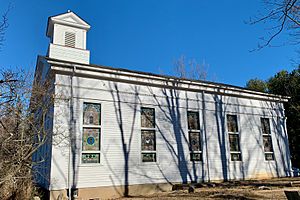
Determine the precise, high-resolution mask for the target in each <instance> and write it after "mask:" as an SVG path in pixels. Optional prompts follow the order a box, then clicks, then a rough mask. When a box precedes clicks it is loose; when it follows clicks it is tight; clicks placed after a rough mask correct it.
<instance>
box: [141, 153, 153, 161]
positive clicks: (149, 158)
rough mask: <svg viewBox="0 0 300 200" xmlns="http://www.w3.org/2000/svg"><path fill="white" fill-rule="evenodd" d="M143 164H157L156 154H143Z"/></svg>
mask: <svg viewBox="0 0 300 200" xmlns="http://www.w3.org/2000/svg"><path fill="white" fill-rule="evenodd" d="M142 161H143V162H156V153H142Z"/></svg>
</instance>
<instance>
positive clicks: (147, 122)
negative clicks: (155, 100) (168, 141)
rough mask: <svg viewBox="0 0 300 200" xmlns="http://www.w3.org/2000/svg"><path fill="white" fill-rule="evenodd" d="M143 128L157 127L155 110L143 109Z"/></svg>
mask: <svg viewBox="0 0 300 200" xmlns="http://www.w3.org/2000/svg"><path fill="white" fill-rule="evenodd" d="M141 126H142V127H145V128H154V127H155V113H154V109H153V108H142V111H141Z"/></svg>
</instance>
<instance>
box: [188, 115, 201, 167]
mask: <svg viewBox="0 0 300 200" xmlns="http://www.w3.org/2000/svg"><path fill="white" fill-rule="evenodd" d="M187 123H188V129H189V148H190V160H191V161H202V149H201V137H200V136H201V135H200V124H199V113H198V112H193V111H188V112H187Z"/></svg>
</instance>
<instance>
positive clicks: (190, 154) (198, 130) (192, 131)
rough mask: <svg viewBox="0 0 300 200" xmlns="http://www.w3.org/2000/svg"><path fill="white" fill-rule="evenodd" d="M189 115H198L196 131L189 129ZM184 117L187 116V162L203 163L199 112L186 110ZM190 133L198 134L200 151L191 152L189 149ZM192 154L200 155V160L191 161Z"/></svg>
mask: <svg viewBox="0 0 300 200" xmlns="http://www.w3.org/2000/svg"><path fill="white" fill-rule="evenodd" d="M189 113H196V114H197V115H198V122H197V123H198V129H190V128H189ZM186 116H187V120H186V121H187V130H188V131H187V133H188V142H189V144H188V148H189V156H190V159H189V161H190V162H203V140H202V134H201V129H200V112H199V111H195V110H187V112H186ZM190 133H198V134H199V139H200V141H199V142H200V150H198V151H193V150H192V149H191V146H190V141H191V138H190ZM193 154H200V158H201V159H200V160H192V155H193Z"/></svg>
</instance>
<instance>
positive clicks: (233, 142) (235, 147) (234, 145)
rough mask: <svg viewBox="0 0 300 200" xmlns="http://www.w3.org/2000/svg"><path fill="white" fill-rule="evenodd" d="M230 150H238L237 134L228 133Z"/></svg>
mask: <svg viewBox="0 0 300 200" xmlns="http://www.w3.org/2000/svg"><path fill="white" fill-rule="evenodd" d="M229 143H230V151H240V145H239V135H238V134H229Z"/></svg>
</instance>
